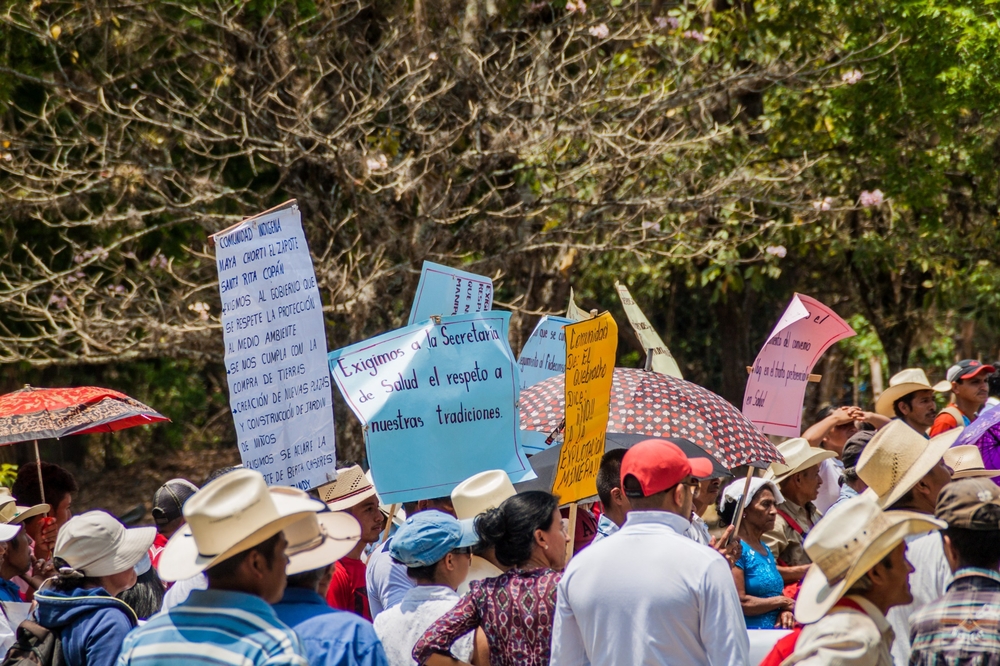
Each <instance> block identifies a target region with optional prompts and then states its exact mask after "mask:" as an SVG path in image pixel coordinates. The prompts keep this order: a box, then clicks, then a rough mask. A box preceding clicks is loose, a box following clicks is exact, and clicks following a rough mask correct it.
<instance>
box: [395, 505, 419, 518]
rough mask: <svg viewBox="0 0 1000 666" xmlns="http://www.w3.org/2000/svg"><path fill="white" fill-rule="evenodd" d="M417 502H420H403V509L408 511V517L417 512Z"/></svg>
mask: <svg viewBox="0 0 1000 666" xmlns="http://www.w3.org/2000/svg"><path fill="white" fill-rule="evenodd" d="M417 504H418V502H403V511H404V512H405V513H406V515H407V517H409V516H412V515H413V514H415V513H416V512H417ZM390 517H391V516H390Z"/></svg>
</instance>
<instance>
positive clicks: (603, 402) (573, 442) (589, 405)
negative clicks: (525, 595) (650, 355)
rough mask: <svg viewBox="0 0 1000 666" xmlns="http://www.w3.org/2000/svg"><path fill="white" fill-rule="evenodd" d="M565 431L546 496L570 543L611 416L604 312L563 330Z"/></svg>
mask: <svg viewBox="0 0 1000 666" xmlns="http://www.w3.org/2000/svg"><path fill="white" fill-rule="evenodd" d="M565 331H566V393H565V403H564V404H565V408H564V411H565V416H566V430H565V434H564V435H563V445H562V450H561V451H560V452H559V463H558V465H557V466H556V476H555V479H554V480H553V482H552V494H553V495H556V496H557V497H558V498H559V503H560V504H564V505H565V504H569V505H570V510H569V512H570V513H569V515H570V518H569V533H570V544H569V546H567V548H568V549H569V550H568V552H570V553H572V544H573V540H574V539H575V536H576V516H577V512H578V508H577V507H576V503H577V502H579V501H580V500H583V499H587V498H590V497H593V496H594V495H596V494H597V469H598V468H599V467H600V465H601V457H602V456H603V455H604V436H605V434H606V432H607V429H608V415H609V413H610V411H611V383H612V379H613V375H614V370H615V354H616V353H617V351H618V326H617V325H616V324H615V320H614V318H613V317H612V316H611V315H610V314H609V313H607V312H605V313H603V314H601V315H599V316H596V317H594V318H593V319H587V320H585V321H581V322H578V323H576V324H569V325H567V326H566V327H565Z"/></svg>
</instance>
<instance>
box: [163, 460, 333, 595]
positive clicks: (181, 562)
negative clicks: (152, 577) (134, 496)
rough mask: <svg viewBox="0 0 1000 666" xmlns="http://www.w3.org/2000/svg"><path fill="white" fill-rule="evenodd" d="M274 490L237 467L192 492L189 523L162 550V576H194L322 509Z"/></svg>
mask: <svg viewBox="0 0 1000 666" xmlns="http://www.w3.org/2000/svg"><path fill="white" fill-rule="evenodd" d="M276 490H278V492H275V493H272V492H270V491H268V488H267V484H265V483H264V477H263V476H261V474H260V472H255V471H253V470H249V469H237V470H234V471H232V472H229V473H228V474H226V475H224V476H220V477H219V478H217V479H216V480H215V481H212V482H211V483H209V484H207V485H206V486H205V487H204V488H202V489H201V490H199V491H198V492H197V493H195V494H194V495H192V496H191V498H190V499H188V501H187V502H185V503H184V518H185V520H187V524H186V525H184V526H183V527H182V528H181V529H179V530H178V531H177V532H176V533H175V534H174V536H172V537H171V538H170V541H168V542H167V545H166V547H164V549H163V552H162V553H161V554H160V559H159V563H158V565H157V571H158V572H159V574H160V578H162V579H163V580H165V581H168V582H170V581H176V580H183V579H185V578H190V577H192V576H195V575H197V574H199V573H201V572H203V571H205V569H208V568H210V567H212V566H214V565H216V564H218V563H219V562H222V561H223V560H227V559H229V558H230V557H232V556H233V555H236V554H237V553H240V552H243V551H244V550H247V549H248V548H253V547H254V546H256V545H257V544H259V543H262V542H264V541H267V540H268V539H270V538H271V537H272V536H274V535H275V534H277V533H278V532H280V531H282V530H283V529H285V528H286V527H288V526H290V525H292V524H293V523H295V522H296V521H298V520H300V519H301V518H303V517H305V516H306V514H309V513H316V512H318V511H322V510H323V505H322V504H321V503H320V502H317V501H315V500H312V499H308V498H306V499H303V498H302V497H300V496H292V495H288V494H285V493H284V492H283V490H282V489H276ZM154 532H155V530H154Z"/></svg>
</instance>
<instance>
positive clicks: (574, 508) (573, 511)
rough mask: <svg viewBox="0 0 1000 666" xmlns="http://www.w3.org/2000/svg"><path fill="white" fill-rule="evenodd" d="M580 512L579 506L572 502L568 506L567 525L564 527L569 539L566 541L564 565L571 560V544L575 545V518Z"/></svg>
mask: <svg viewBox="0 0 1000 666" xmlns="http://www.w3.org/2000/svg"><path fill="white" fill-rule="evenodd" d="M579 510H580V505H579V504H577V503H576V502H573V503H572V504H570V505H569V518H567V520H568V521H569V523H568V524H567V525H566V528H567V529H566V534H567V536H569V538H568V539H567V540H566V564H569V561H570V560H571V559H573V544H574V543H576V517H577V513H578V512H579Z"/></svg>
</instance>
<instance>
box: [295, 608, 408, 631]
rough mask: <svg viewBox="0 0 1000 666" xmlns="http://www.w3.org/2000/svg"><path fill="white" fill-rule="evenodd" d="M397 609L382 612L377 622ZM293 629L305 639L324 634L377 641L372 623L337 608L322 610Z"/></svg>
mask: <svg viewBox="0 0 1000 666" xmlns="http://www.w3.org/2000/svg"><path fill="white" fill-rule="evenodd" d="M396 608H397V607H395V606H394V607H393V608H390V609H389V610H385V611H382V612H381V613H379V615H378V618H376V621H377V620H378V619H380V618H382V616H383V615H386V614H387V613H390V612H391V611H394V610H396ZM292 629H293V630H294V631H295V632H296V633H298V634H299V635H300V636H302V637H303V638H305V637H306V636H307V635H310V634H312V635H316V634H319V633H322V634H325V635H334V634H336V635H338V636H345V635H353V636H356V637H363V638H370V639H375V630H374V629H373V628H372V623H371V622H369V621H368V620H366V619H364V618H363V617H361V616H360V615H356V614H355V613H351V612H350V611H342V610H337V609H336V608H330V609H327V610H320V611H319V612H317V613H316V614H315V615H313V616H311V617H309V618H306V619H304V620H301V621H300V622H298V623H297V624H296V625H295V626H294V627H292Z"/></svg>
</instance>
